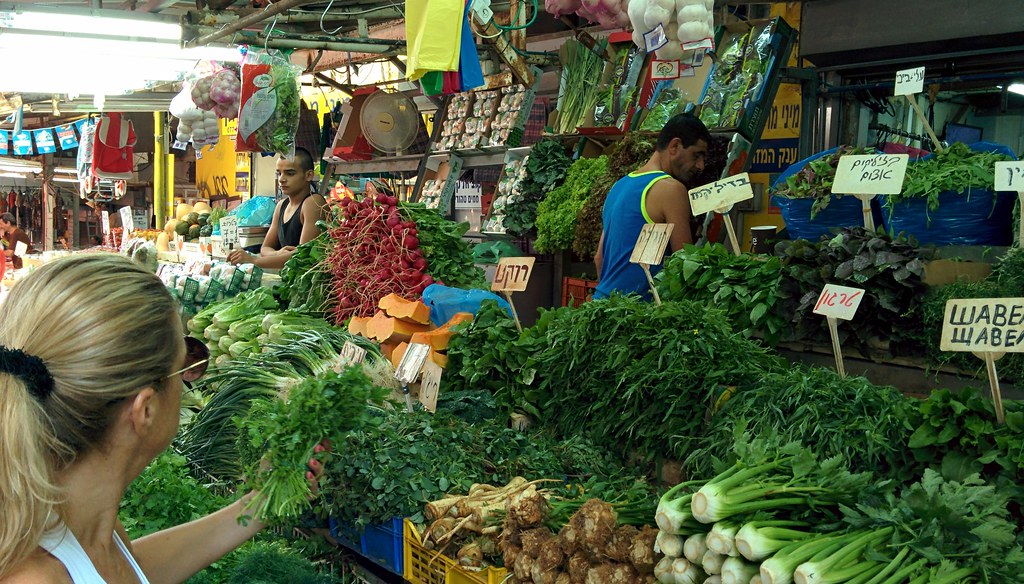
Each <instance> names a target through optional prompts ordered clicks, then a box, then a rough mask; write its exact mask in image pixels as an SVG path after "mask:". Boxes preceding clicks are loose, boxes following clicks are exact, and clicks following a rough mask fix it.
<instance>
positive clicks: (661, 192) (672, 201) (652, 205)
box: [647, 178, 693, 253]
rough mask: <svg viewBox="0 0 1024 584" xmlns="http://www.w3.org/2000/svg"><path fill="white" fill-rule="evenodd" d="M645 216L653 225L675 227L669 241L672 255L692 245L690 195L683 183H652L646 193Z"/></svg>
mask: <svg viewBox="0 0 1024 584" xmlns="http://www.w3.org/2000/svg"><path fill="white" fill-rule="evenodd" d="M647 215H648V216H649V217H650V218H651V219H653V220H654V222H655V223H672V224H674V225H675V227H674V228H673V229H672V237H671V238H670V239H669V243H670V244H671V248H672V252H673V253H675V252H677V251H679V250H681V249H683V246H684V245H686V244H688V243H693V236H692V235H691V234H690V193H688V192H687V190H686V187H685V186H683V183H681V182H679V181H677V180H675V179H673V178H667V179H664V180H659V181H658V182H656V183H654V185H653V186H651V190H649V191H648V192H647Z"/></svg>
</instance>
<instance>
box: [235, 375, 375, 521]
mask: <svg viewBox="0 0 1024 584" xmlns="http://www.w3.org/2000/svg"><path fill="white" fill-rule="evenodd" d="M386 394H387V391H386V390H383V389H381V388H379V387H376V386H374V385H373V384H372V383H371V382H370V378H369V377H367V376H366V374H365V373H363V372H362V370H361V369H360V367H359V366H354V367H349V368H347V369H345V370H344V371H342V372H341V373H335V372H334V371H327V372H324V373H321V374H320V375H318V376H317V377H308V378H306V379H303V380H302V381H300V382H299V383H298V384H296V385H293V386H292V387H290V388H289V389H288V392H287V396H260V397H256V398H255V399H253V400H252V405H251V406H250V407H249V411H248V412H247V413H246V414H245V415H244V416H243V417H241V418H238V419H236V421H235V423H236V424H237V426H238V430H239V436H238V441H239V451H240V454H241V458H242V466H243V468H245V474H246V482H247V483H248V486H250V487H251V488H252V489H256V490H259V491H260V496H259V497H256V498H255V499H253V503H252V505H253V506H254V507H255V513H254V514H255V516H256V517H258V518H260V519H264V520H266V521H281V520H288V519H295V518H297V517H299V515H301V514H302V513H303V512H304V511H306V510H307V509H308V508H309V507H310V505H311V501H310V498H311V497H312V492H311V490H310V485H309V482H308V481H307V480H306V472H307V470H308V468H307V464H308V462H309V460H310V459H311V458H314V457H315V458H318V459H321V462H323V460H322V459H323V458H324V455H322V454H320V453H316V451H315V450H314V449H315V447H316V446H317V444H319V443H320V442H321V441H322V440H325V439H326V440H329V441H330V443H332V444H340V443H342V442H344V440H345V438H346V436H347V435H348V434H349V433H350V432H355V431H358V430H361V429H362V428H363V427H364V425H365V423H366V422H367V420H368V417H367V404H368V403H369V402H380V401H381V400H383V399H384V398H385V396H386ZM268 467H269V468H268ZM332 478H334V477H332V476H329V475H328V476H325V477H323V478H322V479H321V480H322V481H324V482H330V481H331V480H332Z"/></svg>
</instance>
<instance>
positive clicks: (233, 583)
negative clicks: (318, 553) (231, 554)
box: [224, 541, 341, 584]
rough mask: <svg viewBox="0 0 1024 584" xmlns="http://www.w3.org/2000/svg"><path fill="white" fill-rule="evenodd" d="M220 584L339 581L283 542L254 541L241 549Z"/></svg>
mask: <svg viewBox="0 0 1024 584" xmlns="http://www.w3.org/2000/svg"><path fill="white" fill-rule="evenodd" d="M235 555H236V557H235V558H233V560H234V562H233V563H234V565H233V566H232V568H231V570H230V572H229V573H228V575H227V579H226V580H225V582H224V584H260V583H268V584H269V583H271V582H287V583H288V584H336V583H340V582H341V580H340V579H338V578H337V577H335V576H333V575H331V574H323V573H318V572H317V569H316V566H315V565H313V563H312V562H310V561H309V559H308V558H307V557H306V556H304V555H302V554H301V553H299V551H297V550H295V549H292V548H291V547H289V546H287V545H286V544H284V543H283V542H280V541H273V542H254V543H252V544H249V545H247V546H245V547H243V548H241V549H240V550H239V551H238V552H237V553H236V554H235Z"/></svg>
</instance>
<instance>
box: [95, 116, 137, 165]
mask: <svg viewBox="0 0 1024 584" xmlns="http://www.w3.org/2000/svg"><path fill="white" fill-rule="evenodd" d="M135 140H136V137H135V129H134V128H133V127H132V122H131V120H127V119H125V118H124V117H123V116H122V115H121V114H119V113H109V114H105V115H103V116H101V117H100V119H99V121H98V122H96V138H95V140H94V142H93V146H92V174H93V176H96V177H98V178H123V179H129V178H132V172H133V171H134V170H135V150H134V147H135Z"/></svg>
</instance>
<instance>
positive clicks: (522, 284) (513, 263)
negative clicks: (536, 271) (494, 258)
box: [491, 256, 537, 293]
mask: <svg viewBox="0 0 1024 584" xmlns="http://www.w3.org/2000/svg"><path fill="white" fill-rule="evenodd" d="M536 261H537V258H535V257H533V256H523V257H515V258H501V260H499V261H498V268H497V270H496V271H495V272H494V281H493V282H491V291H492V292H506V293H507V292H523V291H524V290H526V286H527V285H528V284H529V283H530V275H531V274H532V273H533V264H534V263H535V262H536Z"/></svg>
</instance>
